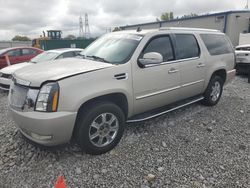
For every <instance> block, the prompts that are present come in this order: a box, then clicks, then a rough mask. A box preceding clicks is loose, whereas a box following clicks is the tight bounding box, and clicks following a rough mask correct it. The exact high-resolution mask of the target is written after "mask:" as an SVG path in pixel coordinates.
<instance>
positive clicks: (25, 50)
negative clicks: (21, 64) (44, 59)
mask: <svg viewBox="0 0 250 188" xmlns="http://www.w3.org/2000/svg"><path fill="white" fill-rule="evenodd" d="M22 53H23V55H33V54H36V51H35V50H32V49H23V50H22Z"/></svg>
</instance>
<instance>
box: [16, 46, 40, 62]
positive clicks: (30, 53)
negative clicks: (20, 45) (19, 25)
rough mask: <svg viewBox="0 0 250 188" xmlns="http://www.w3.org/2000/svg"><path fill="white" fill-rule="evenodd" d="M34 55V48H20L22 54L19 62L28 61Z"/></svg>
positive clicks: (35, 53) (35, 52)
mask: <svg viewBox="0 0 250 188" xmlns="http://www.w3.org/2000/svg"><path fill="white" fill-rule="evenodd" d="M36 55H37V51H36V50H33V49H29V48H24V49H22V55H21V57H20V62H26V61H30V60H31V59H32V58H33V57H35V56H36Z"/></svg>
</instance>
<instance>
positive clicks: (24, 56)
mask: <svg viewBox="0 0 250 188" xmlns="http://www.w3.org/2000/svg"><path fill="white" fill-rule="evenodd" d="M42 52H43V50H41V49H38V48H33V47H15V48H6V49H3V50H0V69H2V68H4V67H7V66H8V62H7V60H6V56H8V58H9V63H10V64H11V65H13V64H17V63H22V62H25V61H29V60H30V59H32V58H33V57H35V56H37V55H38V54H40V53H42Z"/></svg>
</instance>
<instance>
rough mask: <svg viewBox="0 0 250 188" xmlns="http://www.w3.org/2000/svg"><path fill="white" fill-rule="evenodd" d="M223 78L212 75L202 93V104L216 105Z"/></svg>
mask: <svg viewBox="0 0 250 188" xmlns="http://www.w3.org/2000/svg"><path fill="white" fill-rule="evenodd" d="M223 84H224V82H223V80H222V78H221V77H220V76H217V75H216V76H213V77H212V78H211V80H210V82H209V84H208V87H207V89H206V91H205V93H204V100H203V104H204V105H206V106H214V105H216V104H217V103H218V102H219V100H220V98H221V95H222V91H223Z"/></svg>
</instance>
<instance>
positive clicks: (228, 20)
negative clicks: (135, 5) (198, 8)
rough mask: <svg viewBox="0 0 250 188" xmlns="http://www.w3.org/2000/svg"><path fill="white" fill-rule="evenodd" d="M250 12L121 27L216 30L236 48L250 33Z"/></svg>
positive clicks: (123, 27) (122, 27)
mask: <svg viewBox="0 0 250 188" xmlns="http://www.w3.org/2000/svg"><path fill="white" fill-rule="evenodd" d="M249 19H250V10H239V11H227V12H220V13H214V14H207V15H201V16H195V17H191V18H180V19H173V20H170V21H159V22H150V23H142V24H136V25H127V26H121V29H123V30H131V29H137V28H138V27H140V28H141V29H155V28H160V27H195V28H206V29H216V30H220V31H221V32H224V33H226V34H227V35H228V36H229V38H230V39H231V41H232V43H233V45H234V46H237V45H238V44H239V36H240V33H250V27H249V23H250V22H249Z"/></svg>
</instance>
